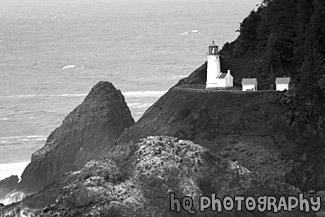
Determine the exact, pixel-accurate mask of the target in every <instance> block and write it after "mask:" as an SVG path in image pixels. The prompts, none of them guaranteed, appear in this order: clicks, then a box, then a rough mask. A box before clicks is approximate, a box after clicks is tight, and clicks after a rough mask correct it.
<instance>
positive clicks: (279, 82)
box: [275, 77, 290, 84]
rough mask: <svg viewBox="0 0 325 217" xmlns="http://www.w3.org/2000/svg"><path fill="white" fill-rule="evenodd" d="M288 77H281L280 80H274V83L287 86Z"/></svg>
mask: <svg viewBox="0 0 325 217" xmlns="http://www.w3.org/2000/svg"><path fill="white" fill-rule="evenodd" d="M289 82H290V77H282V78H276V79H275V83H276V84H289Z"/></svg>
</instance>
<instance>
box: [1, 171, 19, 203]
mask: <svg viewBox="0 0 325 217" xmlns="http://www.w3.org/2000/svg"><path fill="white" fill-rule="evenodd" d="M18 182H19V179H18V176H10V177H8V178H6V179H3V180H1V181H0V201H3V200H4V199H5V198H6V195H7V194H9V193H10V192H12V191H13V190H15V189H16V188H17V186H18Z"/></svg>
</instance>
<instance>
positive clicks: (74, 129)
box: [19, 81, 134, 193]
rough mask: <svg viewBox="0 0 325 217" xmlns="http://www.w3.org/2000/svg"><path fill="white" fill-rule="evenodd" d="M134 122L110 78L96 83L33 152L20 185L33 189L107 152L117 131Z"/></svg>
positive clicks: (29, 189) (117, 135) (26, 190)
mask: <svg viewBox="0 0 325 217" xmlns="http://www.w3.org/2000/svg"><path fill="white" fill-rule="evenodd" d="M133 123H134V120H133V118H132V117H131V114H130V110H129V108H128V107H127V104H126V102H125V100H124V97H123V95H122V94H121V92H120V91H119V90H117V89H115V87H114V86H113V85H112V84H111V83H110V82H102V81H101V82H99V83H98V84H96V85H95V86H94V87H93V88H92V89H91V91H90V92H89V94H88V96H87V97H86V98H85V100H84V101H83V102H82V103H81V104H80V105H79V106H78V107H76V108H75V109H74V110H73V111H72V112H71V113H70V114H69V115H68V116H67V117H66V118H65V119H64V121H63V122H62V125H61V126H60V127H58V128H57V129H55V130H54V131H53V132H52V133H51V134H50V136H49V137H48V138H47V141H46V143H45V146H44V147H42V148H41V149H40V150H38V151H36V152H35V153H34V154H33V155H32V160H31V163H30V164H29V165H28V166H27V168H26V169H25V170H24V172H23V174H22V181H21V182H20V183H19V189H20V190H22V191H24V192H28V193H29V192H36V191H38V190H40V189H42V188H43V187H44V186H46V185H48V184H51V183H53V182H55V181H56V180H58V179H60V177H61V176H62V175H63V174H64V173H66V172H69V171H75V170H79V169H81V168H82V167H83V166H84V165H85V164H86V163H87V162H88V161H89V160H91V159H94V158H98V157H100V156H101V155H104V154H105V153H107V152H108V151H109V150H110V149H111V147H112V146H113V144H114V143H115V141H116V139H117V138H118V137H119V136H120V134H121V133H122V132H123V131H124V130H125V129H126V128H128V127H130V126H131V125H132V124H133Z"/></svg>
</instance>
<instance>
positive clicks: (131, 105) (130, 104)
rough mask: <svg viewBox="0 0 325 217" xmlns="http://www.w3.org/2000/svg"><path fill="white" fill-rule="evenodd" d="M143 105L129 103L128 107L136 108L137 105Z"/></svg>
mask: <svg viewBox="0 0 325 217" xmlns="http://www.w3.org/2000/svg"><path fill="white" fill-rule="evenodd" d="M140 104H141V103H138V102H136V103H128V107H134V106H137V105H140Z"/></svg>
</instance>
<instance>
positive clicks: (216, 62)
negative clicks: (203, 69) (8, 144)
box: [206, 41, 221, 88]
mask: <svg viewBox="0 0 325 217" xmlns="http://www.w3.org/2000/svg"><path fill="white" fill-rule="evenodd" d="M220 74H221V67H220V59H219V53H218V46H217V45H216V44H215V43H214V41H213V42H212V44H211V45H210V46H209V53H208V68H207V82H206V88H215V87H217V86H218V85H217V77H218V76H219V75H220Z"/></svg>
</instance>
